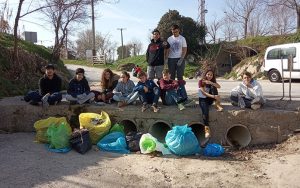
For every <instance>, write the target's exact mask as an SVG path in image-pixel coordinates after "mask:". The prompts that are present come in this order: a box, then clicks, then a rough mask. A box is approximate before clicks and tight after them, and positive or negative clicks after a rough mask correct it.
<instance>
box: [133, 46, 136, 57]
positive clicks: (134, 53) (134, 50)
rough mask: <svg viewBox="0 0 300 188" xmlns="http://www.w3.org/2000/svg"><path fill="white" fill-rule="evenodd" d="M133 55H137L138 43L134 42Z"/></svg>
mask: <svg viewBox="0 0 300 188" xmlns="http://www.w3.org/2000/svg"><path fill="white" fill-rule="evenodd" d="M133 56H136V44H133Z"/></svg>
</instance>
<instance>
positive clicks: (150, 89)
mask: <svg viewBox="0 0 300 188" xmlns="http://www.w3.org/2000/svg"><path fill="white" fill-rule="evenodd" d="M138 79H139V82H138V83H137V85H136V86H135V87H134V88H133V92H138V94H139V98H140V100H141V102H142V104H143V105H142V112H144V111H145V110H146V109H147V108H148V104H151V108H152V109H153V112H158V111H159V108H158V106H157V103H158V99H159V96H160V89H159V87H158V86H157V85H156V84H155V83H154V82H153V80H149V79H148V78H147V74H146V73H145V72H143V71H142V72H140V73H139V74H138Z"/></svg>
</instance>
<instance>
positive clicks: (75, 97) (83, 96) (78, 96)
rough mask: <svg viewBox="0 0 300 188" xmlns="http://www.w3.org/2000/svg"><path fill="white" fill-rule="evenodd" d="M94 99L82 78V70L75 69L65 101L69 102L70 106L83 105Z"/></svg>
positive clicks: (87, 84) (84, 79)
mask: <svg viewBox="0 0 300 188" xmlns="http://www.w3.org/2000/svg"><path fill="white" fill-rule="evenodd" d="M94 97H95V94H94V93H92V92H91V90H90V86H89V83H88V81H87V80H86V78H85V76H84V69H83V68H78V69H76V71H75V76H74V78H72V79H71V80H70V82H69V87H68V90H67V95H66V99H67V100H68V101H70V104H83V103H85V102H91V101H93V99H94Z"/></svg>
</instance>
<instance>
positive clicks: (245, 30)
mask: <svg viewBox="0 0 300 188" xmlns="http://www.w3.org/2000/svg"><path fill="white" fill-rule="evenodd" d="M247 32H248V18H245V27H244V38H247Z"/></svg>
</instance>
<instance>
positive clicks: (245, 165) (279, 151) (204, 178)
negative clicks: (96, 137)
mask: <svg viewBox="0 0 300 188" xmlns="http://www.w3.org/2000/svg"><path fill="white" fill-rule="evenodd" d="M34 136H35V135H34V133H14V134H0V145H1V147H0V161H1V163H0V169H1V171H0V187H1V188H6V187H13V188H15V187H72V188H74V187H88V188H90V187H289V188H291V187H300V171H299V168H300V160H299V159H300V134H298V135H295V136H293V137H291V138H290V139H289V140H287V141H286V142H284V143H282V144H279V145H265V146H260V147H257V148H253V147H252V148H247V149H244V150H235V151H233V150H229V149H228V148H226V153H225V154H224V155H223V156H222V157H217V158H210V157H204V156H192V157H178V156H174V155H169V156H154V155H142V154H128V155H121V154H114V153H108V152H104V151H99V150H98V149H97V148H96V147H95V146H93V149H92V150H90V151H89V152H88V153H86V154H85V155H81V154H79V153H76V152H75V151H70V152H69V153H67V154H58V153H51V152H49V151H47V150H46V148H45V146H44V145H43V144H38V143H35V142H34Z"/></svg>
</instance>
